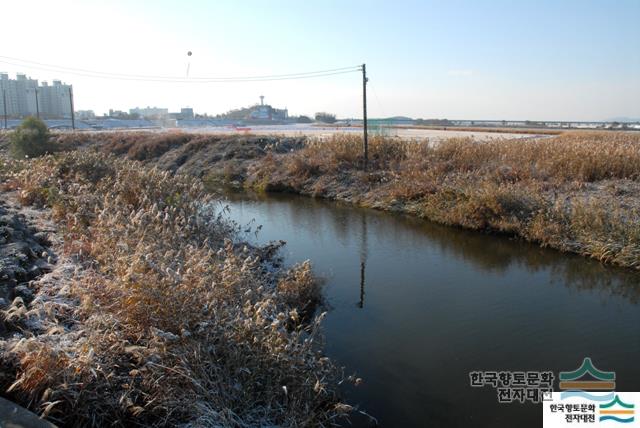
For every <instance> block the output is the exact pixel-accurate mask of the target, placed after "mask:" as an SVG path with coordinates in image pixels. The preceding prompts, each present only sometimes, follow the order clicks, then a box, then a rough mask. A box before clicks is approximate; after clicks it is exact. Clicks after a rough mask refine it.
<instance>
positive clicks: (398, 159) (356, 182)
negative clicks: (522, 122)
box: [247, 132, 640, 268]
mask: <svg viewBox="0 0 640 428" xmlns="http://www.w3.org/2000/svg"><path fill="white" fill-rule="evenodd" d="M361 146H362V140H361V138H359V137H356V136H344V135H342V136H335V137H332V138H330V139H329V140H327V141H319V140H318V141H310V142H308V143H307V144H306V146H305V148H304V149H302V150H298V151H294V152H291V153H286V154H281V155H273V156H271V157H269V158H262V159H260V160H258V161H257V162H256V164H255V165H253V167H251V168H249V171H250V174H249V176H248V179H247V186H249V187H254V188H257V189H265V190H287V191H290V192H296V193H301V194H308V195H312V196H317V197H324V198H330V199H343V200H347V201H350V202H354V203H357V204H360V205H363V206H369V207H375V208H379V209H388V210H394V211H401V212H407V213H411V214H415V215H418V216H421V217H424V218H427V219H430V220H433V221H437V222H440V223H444V224H448V225H455V226H462V227H466V228H471V229H479V230H488V231H494V232H501V233H508V234H511V235H516V236H520V237H522V238H524V239H527V240H530V241H533V242H538V243H540V244H541V245H543V246H550V247H553V248H557V249H561V250H564V251H571V252H576V253H579V254H583V255H586V256H590V257H594V258H597V259H599V260H602V261H603V262H607V263H613V264H618V265H622V266H627V267H633V268H640V239H639V235H638V231H639V230H640V216H639V215H638V213H639V212H640V134H639V133H622V132H574V133H564V134H562V135H559V136H554V137H546V138H535V139H515V140H507V139H495V140H490V141H486V142H476V141H473V140H472V139H461V138H455V139H449V140H444V141H441V142H436V143H431V142H428V141H423V142H416V141H402V140H399V139H391V138H381V137H374V138H372V139H371V141H370V146H369V153H370V158H371V160H370V165H371V168H370V170H369V171H368V172H364V171H362V168H361V166H362V155H361V153H362V149H361Z"/></svg>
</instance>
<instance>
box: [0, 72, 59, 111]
mask: <svg viewBox="0 0 640 428" xmlns="http://www.w3.org/2000/svg"><path fill="white" fill-rule="evenodd" d="M70 89H71V86H69V85H66V84H63V83H62V82H61V81H60V80H54V81H53V83H52V85H49V84H48V83H47V82H42V84H40V85H39V84H38V81H37V80H36V79H31V78H28V77H27V76H26V75H24V74H17V75H16V78H15V79H9V75H8V74H7V73H0V116H4V115H5V114H6V115H7V116H8V117H11V118H23V117H27V116H36V115H38V116H40V117H41V118H44V119H66V118H70V117H71V91H70ZM5 106H6V111H5Z"/></svg>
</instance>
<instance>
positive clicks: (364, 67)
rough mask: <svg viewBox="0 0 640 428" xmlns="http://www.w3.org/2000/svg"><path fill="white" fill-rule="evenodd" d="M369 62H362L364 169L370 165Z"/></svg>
mask: <svg viewBox="0 0 640 428" xmlns="http://www.w3.org/2000/svg"><path fill="white" fill-rule="evenodd" d="M368 80H369V79H367V64H362V127H363V131H364V142H363V144H364V147H363V149H364V170H365V171H366V170H367V168H368V167H369V139H368V135H367V81H368Z"/></svg>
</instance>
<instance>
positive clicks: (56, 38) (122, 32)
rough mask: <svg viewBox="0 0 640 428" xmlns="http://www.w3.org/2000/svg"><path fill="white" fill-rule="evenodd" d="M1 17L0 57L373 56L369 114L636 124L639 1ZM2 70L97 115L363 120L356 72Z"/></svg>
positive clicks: (304, 64)
mask: <svg viewBox="0 0 640 428" xmlns="http://www.w3.org/2000/svg"><path fill="white" fill-rule="evenodd" d="M34 11H35V13H34ZM3 15H4V16H5V17H7V16H8V17H13V18H14V19H9V20H6V21H5V20H3V25H2V26H0V40H3V41H4V42H3V43H2V44H0V55H2V56H8V57H14V58H22V59H26V60H31V61H38V62H43V63H48V64H56V65H63V66H67V67H75V68H84V69H90V70H101V71H108V72H117V73H131V74H142V75H170V76H184V77H186V68H187V64H188V63H189V62H190V72H189V73H190V74H189V75H190V76H212V77H216V76H225V77H226V76H235V75H249V76H250V75H262V74H279V73H292V72H305V71H313V70H321V69H330V68H336V67H344V66H351V65H356V64H361V63H363V62H366V63H367V68H368V71H369V76H370V83H371V85H370V93H369V109H370V112H371V115H372V116H392V115H407V116H412V117H438V118H444V117H446V118H450V119H464V118H469V119H498V120H501V119H530V120H602V119H608V118H611V117H617V116H630V117H640V24H638V22H640V0H626V1H625V0H616V1H604V0H603V1H588V0H584V1H563V0H557V1H520V2H513V1H509V2H507V1H446V2H445V1H419V2H418V1H405V2H403V1H395V2H382V1H368V2H364V1H350V2H338V1H323V2H301V1H290V2H289V1H270V2H266V1H241V2H240V1H236V2H234V1H216V2H211V1H181V2H176V1H157V0H156V1H138V2H133V1H126V2H125V1H110V2H103V1H92V0H88V1H82V2H80V1H70V0H61V1H31V2H17V1H15V2H11V3H7V4H4V5H3ZM67 23H68V24H70V25H67ZM7 40H11V41H12V42H9V43H7V42H6V41H7ZM70 46H71V47H70ZM189 50H191V51H192V52H193V56H192V57H191V58H188V57H187V56H186V52H187V51H189ZM0 60H2V59H1V58H0ZM0 71H8V72H10V73H11V74H13V73H15V72H17V71H22V72H25V73H27V74H29V75H31V76H32V77H34V78H38V79H40V80H52V79H54V78H61V79H63V80H65V81H67V82H69V83H73V84H74V90H75V94H76V104H77V108H79V109H85V108H87V109H88V108H91V109H94V110H96V111H98V112H102V111H105V110H108V109H109V108H117V109H128V108H130V107H135V106H146V105H158V106H165V107H169V108H170V109H171V110H175V109H178V108H179V107H183V106H192V107H194V108H195V109H196V110H197V111H200V112H205V111H206V112H209V113H219V112H223V111H226V110H229V109H231V108H234V107H238V106H242V105H247V104H252V103H255V102H257V101H258V96H259V95H261V94H263V95H265V97H266V101H267V102H269V103H271V104H273V105H275V106H278V107H285V106H286V107H288V108H289V110H290V112H291V113H292V114H312V113H314V112H316V111H320V110H327V111H331V112H335V113H337V114H338V115H339V116H342V117H351V116H353V117H358V116H360V115H361V112H360V109H361V99H360V96H361V84H360V80H359V75H358V74H357V73H354V74H346V75H339V76H331V77H327V78H322V79H307V80H299V81H284V82H258V83H255V82H254V83H242V84H239V83H235V84H219V83H215V84H203V85H201V84H184V83H171V84H168V83H157V82H154V83H139V82H126V81H124V82H123V81H111V80H103V79H92V78H87V77H81V76H75V75H70V74H66V73H61V72H52V71H45V70H39V69H34V68H30V67H27V66H25V65H22V66H17V65H12V64H6V63H5V64H3V63H0Z"/></svg>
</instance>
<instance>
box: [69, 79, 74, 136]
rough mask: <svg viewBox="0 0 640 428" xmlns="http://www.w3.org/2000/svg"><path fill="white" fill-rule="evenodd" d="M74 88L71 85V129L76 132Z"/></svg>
mask: <svg viewBox="0 0 640 428" xmlns="http://www.w3.org/2000/svg"><path fill="white" fill-rule="evenodd" d="M71 88H72V86H71V85H69V103H70V104H71V128H72V129H73V130H74V131H75V129H76V118H75V113H74V112H73V90H72V89H71Z"/></svg>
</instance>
